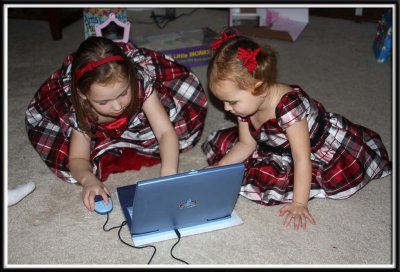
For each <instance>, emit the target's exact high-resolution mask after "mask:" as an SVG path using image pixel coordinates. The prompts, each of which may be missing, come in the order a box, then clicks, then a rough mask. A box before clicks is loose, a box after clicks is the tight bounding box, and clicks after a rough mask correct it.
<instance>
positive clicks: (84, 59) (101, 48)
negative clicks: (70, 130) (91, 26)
mask: <svg viewBox="0 0 400 272" xmlns="http://www.w3.org/2000/svg"><path fill="white" fill-rule="evenodd" d="M108 56H121V57H122V58H123V61H111V62H108V63H105V64H103V65H100V66H98V67H96V68H94V69H92V70H90V71H87V72H85V73H84V74H83V75H82V76H81V77H80V78H79V79H77V77H76V75H75V71H77V70H78V69H81V68H82V67H85V66H86V65H87V63H88V62H92V61H97V60H100V59H103V58H105V57H108ZM136 74H137V71H136V68H135V65H134V64H133V63H132V62H131V60H130V59H129V58H128V57H127V56H126V54H125V53H124V51H123V50H122V48H121V47H120V46H119V45H118V44H116V43H114V42H113V41H112V40H110V39H107V38H104V37H89V38H88V39H86V40H85V41H84V42H83V43H82V44H81V45H80V46H79V48H78V50H77V51H76V53H75V55H74V59H73V61H72V67H71V77H72V78H71V101H72V104H73V106H74V108H75V112H76V119H77V122H78V125H79V127H80V128H81V129H82V130H83V131H84V132H85V133H87V134H88V135H91V128H90V123H89V121H92V122H96V121H97V120H98V117H97V114H96V112H95V111H94V110H93V108H92V106H91V105H90V103H89V102H88V100H84V99H82V98H81V97H80V96H79V94H78V90H79V91H80V92H81V93H82V94H84V95H86V94H87V93H88V92H89V91H90V87H91V86H92V84H93V83H100V84H106V83H112V82H115V81H117V80H121V79H128V80H129V84H130V90H131V92H132V100H131V103H130V105H129V106H128V107H127V108H126V109H125V111H124V114H125V115H126V116H131V114H132V113H133V112H135V111H136V110H137V95H138V86H137V76H136Z"/></svg>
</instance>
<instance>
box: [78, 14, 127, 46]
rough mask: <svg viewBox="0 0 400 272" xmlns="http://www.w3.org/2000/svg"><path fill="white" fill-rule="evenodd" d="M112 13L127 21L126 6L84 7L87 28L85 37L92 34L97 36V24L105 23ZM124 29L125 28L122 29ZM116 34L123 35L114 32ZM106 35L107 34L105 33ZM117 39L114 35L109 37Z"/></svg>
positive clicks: (84, 20)
mask: <svg viewBox="0 0 400 272" xmlns="http://www.w3.org/2000/svg"><path fill="white" fill-rule="evenodd" d="M110 13H114V14H115V18H116V19H118V20H119V21H121V22H127V20H128V15H127V9H126V8H84V9H83V24H84V29H85V39H87V38H88V37H91V36H96V30H95V26H96V25H100V24H102V23H104V22H105V21H106V20H107V19H108V18H109V15H110ZM120 31H123V30H120ZM113 35H115V36H121V35H122V36H123V33H114V34H113ZM103 36H105V35H103ZM109 38H111V39H116V38H114V37H109Z"/></svg>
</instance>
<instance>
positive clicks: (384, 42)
mask: <svg viewBox="0 0 400 272" xmlns="http://www.w3.org/2000/svg"><path fill="white" fill-rule="evenodd" d="M373 50H374V53H375V57H376V60H377V62H378V63H384V62H386V61H387V60H388V58H389V56H390V55H391V54H392V13H391V9H386V10H385V11H384V13H383V15H382V18H381V19H380V20H379V21H378V27H377V31H376V36H375V39H374V43H373Z"/></svg>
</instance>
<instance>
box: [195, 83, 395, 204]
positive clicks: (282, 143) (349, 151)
mask: <svg viewBox="0 0 400 272" xmlns="http://www.w3.org/2000/svg"><path fill="white" fill-rule="evenodd" d="M292 88H293V91H290V92H288V93H286V94H285V95H284V96H283V97H282V98H281V100H280V102H279V103H278V105H277V108H276V111H275V113H276V118H275V119H270V120H268V121H267V122H265V123H264V124H263V125H262V126H261V127H260V128H259V129H257V130H256V129H255V128H254V127H253V126H252V124H251V122H250V118H242V119H240V121H243V122H249V127H250V130H251V134H252V136H253V137H254V139H256V141H257V143H258V144H257V149H256V151H255V152H254V153H253V154H252V155H250V156H249V158H248V159H247V160H246V161H245V162H244V163H245V166H246V173H245V177H244V180H243V185H242V189H241V192H240V193H241V195H243V196H244V197H246V198H249V199H251V200H253V201H255V202H258V203H260V204H264V205H276V204H281V203H286V202H291V200H292V199H293V160H292V157H291V152H290V146H289V141H288V138H287V135H286V133H285V129H286V128H287V127H288V126H290V125H292V124H294V123H295V122H297V121H300V120H302V119H304V118H307V122H308V128H309V131H310V137H311V139H310V143H311V161H312V184H311V191H310V199H312V198H314V197H316V198H332V199H343V198H348V197H350V196H351V195H353V194H354V193H355V192H356V191H358V190H359V189H361V188H362V187H363V186H364V185H366V184H367V183H368V182H369V181H371V180H372V179H377V178H381V177H385V176H387V175H390V174H391V171H392V163H391V161H389V158H388V153H387V150H386V148H385V147H384V145H383V143H382V140H381V138H380V136H379V135H378V134H377V133H376V132H374V131H372V130H370V129H368V128H365V127H363V126H361V125H357V124H354V123H352V122H350V121H349V120H347V119H346V118H344V117H343V116H340V115H338V114H335V113H329V112H326V111H325V108H324V107H323V105H322V104H321V103H320V102H318V101H316V100H313V99H311V98H310V97H309V96H308V95H307V94H306V93H305V92H304V91H303V90H302V89H301V88H300V87H299V86H292ZM237 140H238V129H237V127H232V128H226V129H222V130H218V131H215V132H213V133H211V134H210V135H209V136H208V138H207V139H206V141H205V142H204V143H203V145H202V149H203V151H204V153H205V154H206V156H207V162H208V163H209V164H210V165H213V164H215V163H216V162H218V161H219V160H221V159H222V157H223V156H224V155H225V154H226V153H227V152H229V150H230V149H231V148H232V146H233V145H234V144H235V143H236V142H237Z"/></svg>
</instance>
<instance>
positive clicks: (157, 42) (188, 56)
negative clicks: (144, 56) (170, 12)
mask: <svg viewBox="0 0 400 272" xmlns="http://www.w3.org/2000/svg"><path fill="white" fill-rule="evenodd" d="M217 36H218V33H216V32H214V31H213V30H211V29H210V28H208V27H204V28H197V29H193V30H185V31H178V32H171V33H165V34H157V35H147V36H142V37H134V38H133V40H134V44H135V46H137V47H144V48H148V49H151V50H155V51H159V52H162V53H164V54H166V55H169V56H171V57H172V58H173V59H175V60H176V61H177V62H179V63H180V64H183V65H186V66H188V67H194V66H201V65H206V64H208V61H209V60H210V58H211V55H212V52H211V49H210V44H211V43H212V41H213V40H214V39H215V38H216V37H217Z"/></svg>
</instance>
